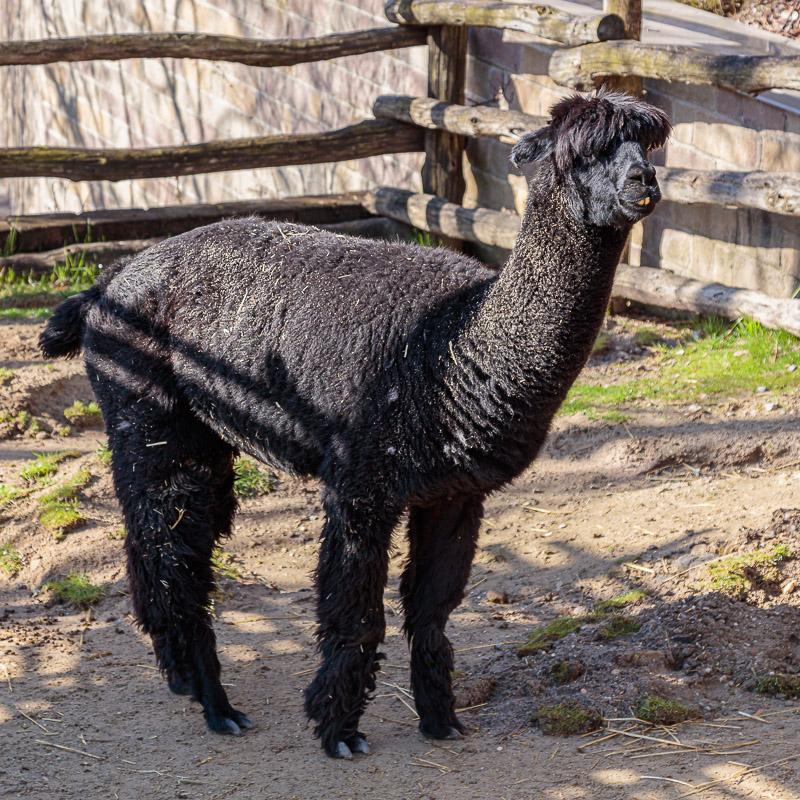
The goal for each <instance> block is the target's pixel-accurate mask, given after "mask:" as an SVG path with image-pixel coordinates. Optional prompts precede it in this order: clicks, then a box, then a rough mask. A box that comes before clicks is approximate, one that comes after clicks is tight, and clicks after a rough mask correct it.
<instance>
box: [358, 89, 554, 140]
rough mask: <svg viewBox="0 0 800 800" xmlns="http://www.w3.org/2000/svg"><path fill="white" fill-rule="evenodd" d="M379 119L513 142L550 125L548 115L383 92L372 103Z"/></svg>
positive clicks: (373, 110) (373, 111)
mask: <svg viewBox="0 0 800 800" xmlns="http://www.w3.org/2000/svg"><path fill="white" fill-rule="evenodd" d="M372 113H373V114H375V116H376V117H378V118H379V119H395V120H398V121H400V122H408V123H411V124H412V125H419V126H421V127H423V128H429V129H437V130H443V131H450V132H451V133H457V134H460V135H461V136H484V137H488V138H492V139H499V140H500V141H501V142H504V143H505V144H514V143H515V142H516V141H517V140H518V139H519V137H520V136H521V135H522V134H523V133H526V132H527V131H532V130H536V129H537V128H540V127H542V126H543V125H546V124H547V117H534V116H532V115H531V114H524V113H523V112H522V111H510V110H505V109H502V108H490V107H488V106H464V105H459V104H457V103H444V102H441V101H439V100H435V99H433V98H430V97H408V96H405V95H381V96H380V97H378V99H377V100H376V101H375V103H374V105H373V106H372Z"/></svg>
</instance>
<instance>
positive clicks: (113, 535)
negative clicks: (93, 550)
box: [108, 525, 125, 542]
mask: <svg viewBox="0 0 800 800" xmlns="http://www.w3.org/2000/svg"><path fill="white" fill-rule="evenodd" d="M108 538H109V539H111V540H112V541H114V542H117V541H121V540H122V539H124V538H125V526H124V525H119V526H118V527H116V528H112V529H111V530H110V531H109V532H108Z"/></svg>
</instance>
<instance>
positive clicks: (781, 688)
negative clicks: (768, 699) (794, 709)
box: [756, 672, 800, 699]
mask: <svg viewBox="0 0 800 800" xmlns="http://www.w3.org/2000/svg"><path fill="white" fill-rule="evenodd" d="M756 692H757V693H758V694H767V695H771V696H773V697H774V696H776V695H781V696H782V697H787V698H791V699H795V698H797V697H800V675H786V674H784V673H782V672H776V673H774V674H773V675H763V676H762V677H761V678H759V679H758V682H757V683H756Z"/></svg>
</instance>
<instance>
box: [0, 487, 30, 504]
mask: <svg viewBox="0 0 800 800" xmlns="http://www.w3.org/2000/svg"><path fill="white" fill-rule="evenodd" d="M23 494H24V492H23V490H22V489H18V488H17V487H16V486H9V485H8V484H6V483H0V510H2V509H4V508H7V507H8V506H10V505H11V504H12V503H13V502H14V501H15V500H17V499H18V498H20V497H22V496H23Z"/></svg>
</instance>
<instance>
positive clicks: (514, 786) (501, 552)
mask: <svg viewBox="0 0 800 800" xmlns="http://www.w3.org/2000/svg"><path fill="white" fill-rule="evenodd" d="M39 328H40V323H38V322H26V321H15V322H3V323H0V342H2V345H0V348H1V349H0V367H5V368H7V369H10V370H12V371H13V377H11V378H10V380H7V381H6V383H5V385H3V386H1V387H0V411H2V412H6V416H5V417H4V418H5V419H10V418H11V417H13V416H14V415H15V414H16V413H17V412H18V411H19V410H22V409H24V410H27V411H28V412H29V413H30V414H31V415H32V417H33V418H35V419H37V420H38V424H39V428H40V430H39V432H38V433H37V432H35V431H31V432H29V433H27V434H25V435H19V432H18V430H17V427H19V426H17V427H15V424H16V423H8V422H7V423H5V426H4V427H2V428H0V437H3V438H2V439H0V483H6V484H9V485H18V484H19V477H18V475H19V471H20V469H21V468H22V466H23V465H24V463H25V462H26V461H29V460H30V459H31V458H32V457H33V456H34V454H35V453H37V452H50V451H56V450H64V449H71V450H76V451H78V453H79V454H80V455H79V457H77V458H75V459H72V460H70V461H68V462H64V463H63V464H62V465H61V466H60V469H59V478H60V477H62V476H63V477H69V475H71V474H73V473H74V472H75V471H76V470H77V469H79V468H86V469H88V470H90V471H91V473H92V475H93V478H92V480H91V482H90V483H89V485H88V487H87V488H86V489H85V490H84V491H83V494H82V496H81V506H82V509H83V512H84V515H85V516H86V517H87V522H86V523H85V524H83V525H82V526H81V527H79V528H78V529H76V530H74V531H72V532H70V533H68V534H67V535H66V537H65V538H64V539H63V540H62V541H59V542H57V541H55V540H54V539H53V536H52V535H51V534H50V533H48V532H47V531H45V530H44V529H43V528H42V527H41V525H39V523H38V522H37V520H36V515H35V496H33V495H32V496H30V497H28V498H23V499H21V500H19V501H17V502H16V503H14V504H12V505H11V506H9V507H8V508H7V509H6V510H5V511H3V512H0V545H9V546H13V547H14V548H16V550H18V551H19V553H20V554H21V556H22V559H23V563H22V567H21V569H20V570H19V572H18V573H17V574H16V575H14V576H12V577H9V576H8V575H4V574H3V573H2V572H0V743H2V746H0V797H9V798H26V800H33V799H34V798H36V799H37V800H38V798H42V800H44V798H56V797H57V798H64V800H73V798H74V799H77V798H81V800H86V799H87V798H112V797H113V798H121V799H125V800H127V799H128V798H131V800H133V799H134V798H141V797H148V798H154V800H160V799H161V798H214V799H215V800H221V798H237V799H241V800H244V798H265V799H266V800H272V799H273V798H275V799H276V800H277V799H278V798H280V800H292V799H295V798H297V799H299V798H303V799H304V800H305V799H306V798H315V800H316V799H317V798H334V799H335V800H340V799H344V798H359V800H360V799H361V798H381V799H382V800H394V798H398V799H400V798H402V799H403V800H419V799H421V798H431V799H433V798H435V800H448V799H449V798H459V800H461V799H462V798H470V799H472V798H476V799H478V798H480V799H482V798H487V799H491V800H495V799H497V800H500V799H501V798H508V799H509V800H511V799H512V798H520V799H522V800H529V799H530V800H562V799H563V800H589V799H590V798H591V799H592V800H616V799H617V798H625V799H626V800H627V799H628V798H630V799H631V800H663V799H666V798H677V797H684V796H689V795H691V796H698V797H700V798H703V800H719V799H720V798H726V800H732V799H733V798H737V799H738V798H747V797H752V798H774V799H775V800H779V799H780V798H798V797H800V776H799V775H798V764H799V763H800V760H798V759H800V713H797V712H799V711H800V705H798V701H797V700H794V701H792V700H787V699H785V698H781V697H778V698H775V697H767V696H764V695H759V694H756V693H754V692H753V689H754V687H755V685H756V682H757V681H758V680H759V678H762V677H763V676H765V675H767V676H768V675H769V674H770V673H772V672H777V673H786V674H790V675H792V674H797V673H800V638H798V630H799V628H798V622H800V589H797V587H798V584H800V561H796V560H794V559H791V558H790V559H787V560H786V561H785V563H783V562H782V563H780V564H778V565H776V566H771V567H770V570H771V571H767V572H765V573H763V574H761V573H759V574H758V575H752V576H751V575H748V585H747V587H746V590H744V591H743V592H742V593H741V595H739V596H736V597H732V596H731V595H730V594H726V593H723V592H721V591H718V588H715V587H714V586H713V585H712V583H711V575H712V572H711V569H710V567H709V565H707V564H706V562H707V561H710V560H714V559H717V560H719V559H721V558H723V557H725V556H728V555H730V554H741V553H751V552H754V551H756V550H758V549H760V548H761V549H763V548H771V547H774V546H777V545H781V546H785V547H787V548H789V549H790V550H792V551H794V549H797V551H798V552H800V512H798V507H800V436H798V433H799V432H800V416H798V411H800V390H796V391H790V392H788V393H784V394H782V395H780V397H771V396H768V397H765V396H763V395H758V396H753V397H743V398H736V400H735V401H730V400H729V401H725V402H719V403H710V402H709V403H708V404H697V403H691V404H687V405H685V406H682V405H673V406H669V407H659V406H658V405H656V404H653V403H649V404H642V405H641V406H640V407H636V408H633V409H629V410H628V420H627V421H626V422H624V423H617V424H611V423H609V422H604V421H589V420H587V418H586V417H585V416H583V415H574V416H571V417H560V418H559V419H558V420H557V422H556V424H555V426H554V430H553V432H552V435H551V437H550V440H549V443H548V445H547V448H546V451H545V452H544V454H543V456H542V457H541V458H540V459H539V460H538V461H537V463H536V464H535V465H534V467H533V468H532V469H530V470H529V471H527V472H526V473H525V474H524V475H523V476H521V477H520V478H519V479H518V480H517V481H516V482H515V483H514V484H513V485H512V486H511V487H510V488H509V489H508V490H507V491H504V492H503V493H500V494H498V495H496V496H495V497H493V498H492V499H491V500H490V502H489V504H488V508H487V514H486V520H485V524H484V527H483V532H482V537H481V543H480V551H479V554H478V557H477V559H476V562H475V565H474V567H473V572H472V576H471V579H470V588H469V592H468V595H467V597H466V599H465V601H464V603H463V605H462V606H461V607H460V608H459V609H458V610H457V611H456V612H455V613H454V614H453V616H452V620H451V624H450V627H449V634H450V637H451V640H452V642H453V645H454V648H455V651H456V661H457V663H456V667H457V678H456V683H457V687H458V692H459V698H458V699H459V705H461V706H466V707H467V710H465V711H463V712H462V713H461V719H462V721H463V722H464V723H465V724H466V725H467V726H468V727H469V729H470V735H469V736H468V737H466V738H465V739H463V740H462V741H458V742H442V743H431V742H429V741H426V740H424V739H422V738H421V737H420V736H419V734H418V733H417V730H416V724H415V721H414V717H415V715H414V712H413V701H411V700H410V699H409V696H408V693H407V690H408V658H407V650H406V645H405V642H404V640H403V638H402V636H401V634H400V623H401V616H400V613H401V612H400V606H399V599H398V587H397V583H398V576H399V572H400V569H401V566H402V562H403V554H404V550H405V542H404V537H403V535H402V531H398V533H397V535H396V549H395V552H394V554H393V556H392V560H391V564H392V569H391V576H390V581H389V586H388V588H387V591H386V613H387V621H388V631H387V637H386V645H385V648H384V649H385V651H386V653H387V661H386V662H385V668H384V670H383V672H382V675H381V677H380V680H379V685H378V692H377V696H376V697H375V700H374V702H372V704H371V705H370V707H369V709H368V711H367V713H366V715H365V718H364V721H363V723H362V729H363V730H364V731H365V732H366V734H367V736H368V738H369V743H370V746H371V748H372V753H371V754H370V755H369V756H360V757H357V758H356V759H355V760H354V761H353V762H341V761H332V760H329V759H327V758H325V757H324V756H323V755H322V752H321V750H320V749H319V746H318V744H317V742H316V741H315V740H314V739H313V738H312V736H311V732H310V729H309V728H308V726H307V724H306V721H305V719H304V717H303V713H302V694H301V693H302V691H303V689H304V687H305V685H306V683H307V682H308V681H309V680H310V678H311V673H312V672H313V669H314V666H315V664H316V655H315V652H314V643H313V635H312V634H313V627H314V623H313V595H312V592H311V581H310V578H309V574H310V572H311V570H312V568H313V566H314V560H315V556H316V550H317V542H316V536H317V533H318V531H319V529H320V526H321V510H320V506H319V502H318V495H317V487H316V485H315V483H314V482H312V481H301V480H299V479H296V478H290V477H288V476H280V475H279V476H277V477H278V482H277V486H276V488H275V490H274V491H273V492H271V493H270V494H267V495H264V496H261V497H257V498H253V499H248V500H244V501H243V502H242V506H241V510H240V512H239V515H238V518H237V523H236V529H235V533H234V535H233V537H232V538H231V539H230V540H228V541H227V542H226V543H225V550H226V551H227V552H228V553H229V554H230V558H231V560H230V564H229V566H230V567H231V568H232V570H233V572H234V573H236V575H234V576H232V577H225V578H222V579H221V596H220V598H219V599H218V601H217V604H216V615H217V619H216V631H217V636H218V640H219V649H220V659H221V661H222V664H223V671H224V678H223V680H224V681H225V682H226V684H227V685H228V687H229V688H228V691H229V694H230V696H231V699H232V702H233V703H234V705H235V706H237V707H238V708H241V709H242V710H244V711H246V712H248V713H249V714H250V716H251V717H252V719H253V720H254V722H255V727H254V728H253V730H251V731H249V732H247V734H246V735H245V736H243V737H241V738H232V737H220V736H217V735H214V734H210V733H208V732H207V730H206V729H205V726H204V723H203V719H202V715H201V713H200V711H199V708H198V707H197V706H196V705H193V704H192V703H190V702H187V701H186V699H185V698H179V697H176V696H173V695H171V694H170V693H169V692H168V691H167V688H166V686H165V684H164V683H163V681H162V679H161V677H160V676H159V674H158V672H157V671H156V670H155V668H154V666H153V658H152V652H151V649H150V645H149V642H148V641H147V640H146V639H145V637H143V636H142V635H141V633H140V632H139V631H138V630H137V628H136V626H135V624H134V621H133V619H132V617H131V615H130V606H129V600H128V597H127V595H126V585H125V578H124V565H123V556H122V542H121V541H120V539H119V538H118V536H119V530H120V524H121V521H120V516H119V512H118V509H117V506H116V503H115V501H114V498H113V494H112V490H111V483H110V478H109V476H108V470H107V467H104V466H103V465H102V463H101V461H100V460H99V459H98V457H97V455H96V451H97V448H98V447H99V446H100V445H102V444H103V441H104V436H103V433H102V431H101V430H99V429H89V430H84V431H82V432H77V433H75V432H74V433H73V434H72V435H70V436H68V437H66V438H61V437H59V436H57V435H51V434H50V433H49V431H51V430H52V429H53V428H54V426H56V425H63V424H64V422H65V420H64V419H63V416H62V415H61V412H62V411H63V409H64V407H65V406H67V405H69V404H70V403H71V402H72V401H73V400H75V399H81V400H84V401H88V400H90V399H91V396H90V391H89V388H88V384H87V382H86V380H85V378H84V377H83V373H82V367H81V364H80V363H79V362H78V363H66V362H61V363H57V364H50V365H47V364H44V363H43V362H42V361H41V360H40V359H39V358H38V356H37V354H36V351H35V348H34V342H35V338H36V336H37V335H38V331H39ZM612 335H616V334H612ZM647 359H648V356H647V354H646V353H640V354H638V355H636V357H635V358H634V357H632V356H631V357H626V358H624V359H622V360H619V359H617V360H615V359H613V358H611V359H610V358H609V357H607V356H606V357H604V358H599V359H597V360H596V361H595V362H593V363H592V364H591V365H590V366H589V367H588V368H587V375H589V376H590V377H592V378H593V379H595V380H611V379H613V373H614V371H615V370H617V371H619V370H622V369H641V368H646V366H647V363H648V362H647ZM634 363H635V364H636V366H634ZM27 424H28V423H26V425H27ZM716 563H719V561H717V562H716ZM67 573H84V574H86V575H88V576H89V577H90V578H91V580H92V581H93V582H94V583H96V584H99V585H101V586H102V587H103V590H104V597H103V599H102V600H101V601H100V602H99V603H98V604H97V605H96V606H95V607H94V608H93V610H92V611H91V613H89V614H87V612H84V611H79V610H77V609H75V608H73V607H70V606H65V605H55V604H52V602H51V601H50V599H49V596H48V593H47V592H46V591H44V590H42V587H43V585H44V584H45V583H46V582H47V581H49V580H51V579H53V578H56V577H60V576H63V575H65V574H67ZM636 588H641V589H644V590H646V592H647V593H648V594H647V595H646V596H644V597H640V598H638V599H636V601H635V602H633V603H632V604H631V605H630V606H629V607H627V608H625V609H624V614H625V615H626V619H627V620H628V621H629V622H630V621H631V620H632V621H633V623H634V625H633V626H632V628H631V632H629V633H627V635H622V636H618V637H615V638H604V633H603V624H604V620H598V619H595V618H592V617H591V613H590V612H591V610H592V609H594V608H595V607H596V605H597V603H598V602H600V601H603V600H607V599H609V598H612V597H615V596H617V595H619V594H620V593H623V592H626V591H629V590H631V589H636ZM796 589H797V591H795V590H796ZM490 593H493V594H490ZM503 595H505V597H503ZM490 599H494V600H501V601H503V600H507V602H489V600H490ZM559 615H570V616H571V617H573V618H576V619H582V620H584V621H583V622H582V623H581V625H580V628H579V629H578V630H576V631H575V632H573V633H571V634H569V635H567V636H565V637H564V638H562V639H560V640H558V641H557V642H555V643H553V644H552V646H551V647H550V648H549V649H543V650H541V651H535V652H533V653H532V654H529V655H523V656H520V655H518V652H517V651H518V650H519V649H520V646H521V645H522V643H524V642H525V641H526V639H527V636H528V634H529V632H530V631H531V630H532V629H533V628H534V627H535V626H536V625H538V624H541V623H546V622H549V621H551V620H553V619H555V618H556V617H558V616H559ZM636 628H638V630H636ZM562 661H564V662H568V663H573V664H578V665H579V669H577V670H576V671H578V672H581V674H580V675H577V676H576V680H573V681H571V682H569V683H566V684H564V685H557V684H556V683H555V682H554V681H553V678H552V673H551V669H552V666H553V664H555V663H560V662H562ZM653 694H657V695H659V696H664V697H669V698H674V699H678V700H680V701H681V702H683V703H684V704H686V705H687V706H689V707H691V708H692V709H694V710H695V711H696V712H697V713H698V714H699V715H701V716H700V719H699V720H698V721H695V722H689V723H684V724H681V725H677V726H674V727H671V728H670V727H649V728H648V727H646V726H643V725H641V724H638V723H636V722H635V720H633V719H632V717H633V716H634V713H633V711H632V709H633V707H634V706H635V704H636V703H637V701H638V700H639V699H640V698H641V697H642V696H644V695H653ZM570 698H574V699H578V700H580V701H581V702H583V703H584V704H586V705H587V706H589V707H591V708H594V709H596V710H598V711H600V712H601V713H602V714H603V715H604V716H605V718H606V723H605V724H606V725H607V726H608V727H609V728H610V729H612V730H619V731H622V732H623V733H622V734H617V735H615V736H613V738H605V739H603V736H606V737H611V734H609V733H607V732H606V733H603V734H592V735H590V736H586V737H583V738H579V737H569V738H556V737H550V736H545V735H543V734H542V732H541V730H540V729H539V728H538V727H537V725H536V724H535V722H534V718H535V716H536V714H537V709H538V708H539V707H540V706H542V705H543V704H550V703H554V702H560V701H562V700H564V699H570ZM637 737H649V738H637ZM711 781H719V782H718V783H714V784H712V785H710V786H706V784H707V783H708V782H711ZM701 786H706V788H704V789H703V790H702V791H699V790H698V787H701Z"/></svg>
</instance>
